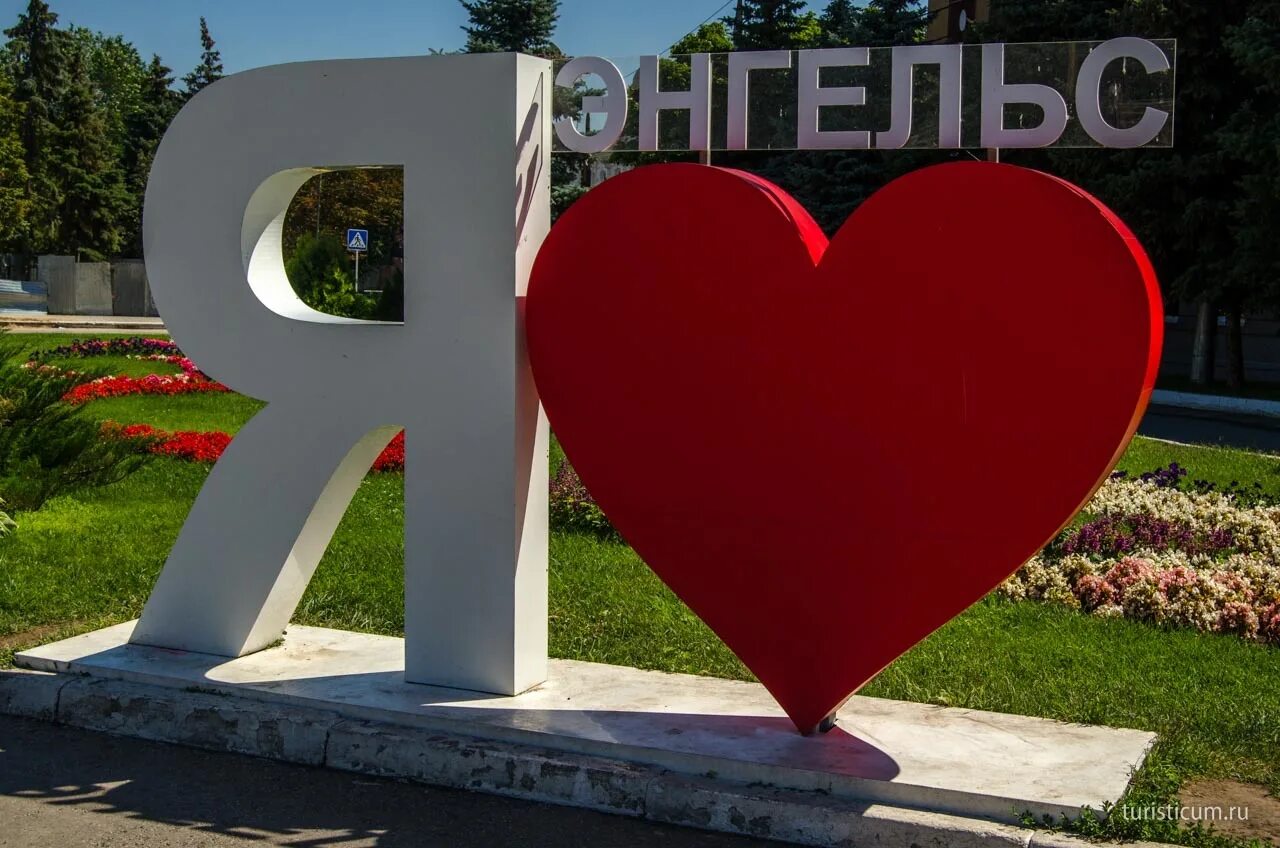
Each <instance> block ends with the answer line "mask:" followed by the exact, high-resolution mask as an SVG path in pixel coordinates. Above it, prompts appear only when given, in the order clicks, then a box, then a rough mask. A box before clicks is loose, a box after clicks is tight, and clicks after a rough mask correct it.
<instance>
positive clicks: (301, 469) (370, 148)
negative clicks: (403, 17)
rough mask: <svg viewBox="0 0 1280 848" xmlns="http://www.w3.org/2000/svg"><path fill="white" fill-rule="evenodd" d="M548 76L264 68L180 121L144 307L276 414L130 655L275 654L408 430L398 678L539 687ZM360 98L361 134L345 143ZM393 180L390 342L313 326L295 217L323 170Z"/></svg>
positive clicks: (207, 93)
mask: <svg viewBox="0 0 1280 848" xmlns="http://www.w3.org/2000/svg"><path fill="white" fill-rule="evenodd" d="M550 74H551V64H550V63H549V62H547V61H545V60H541V59H534V58H531V57H528V56H516V55H510V54H503V55H486V56H432V57H421V58H407V59H374V60H357V61H330V62H307V63H301V64H292V65H279V66H275V67H269V68H262V69H259V70H254V71H248V72H246V73H242V74H237V75H234V76H231V77H228V78H226V79H223V80H221V81H219V82H218V83H216V84H214V85H213V86H211V87H209V88H208V89H206V90H204V91H202V92H201V93H200V95H199V96H198V97H196V98H195V99H194V100H192V101H191V103H190V104H189V105H188V106H187V107H186V108H185V109H183V111H182V113H181V114H180V115H179V116H178V118H177V119H176V120H175V121H174V123H173V126H172V127H171V128H170V129H169V131H168V133H167V134H166V136H165V138H164V142H163V143H162V144H161V146H160V149H159V151H158V153H157V155H156V159H155V165H154V167H153V169H152V172H151V181H150V183H149V185H148V187H147V198H146V221H145V246H146V258H147V270H148V274H149V277H150V281H151V285H152V287H153V289H154V292H155V298H156V303H157V304H158V306H159V307H160V311H161V314H162V315H163V316H164V318H165V323H166V325H167V326H168V328H169V331H170V333H171V334H172V335H173V338H174V340H175V341H177V342H178V344H179V345H181V346H182V349H183V351H184V352H186V353H187V354H188V355H189V356H191V357H192V359H194V360H195V361H196V362H197V363H198V364H199V366H200V367H201V368H202V369H203V370H205V371H206V372H207V373H208V374H209V375H211V376H212V377H214V378H216V379H218V380H221V381H222V382H223V383H226V384H227V385H228V386H230V387H231V388H233V389H235V390H236V391H239V392H243V393H244V394H247V395H251V396H253V397H256V398H260V399H262V400H265V401H266V402H267V406H266V408H265V409H263V410H262V411H261V412H260V413H258V414H257V415H256V416H254V417H253V419H252V420H250V421H249V422H248V424H246V425H245V427H244V429H242V430H241V431H240V432H239V434H238V435H237V436H236V437H235V439H234V440H233V441H232V443H231V445H230V447H229V448H228V449H227V451H226V453H225V454H224V455H223V457H222V458H221V460H219V461H218V463H217V464H216V465H215V466H214V467H213V470H212V472H211V473H210V474H209V478H208V481H207V482H206V483H205V486H204V488H203V489H202V490H201V492H200V495H199V497H198V498H197V499H196V503H195V507H194V508H193V509H192V511H191V515H190V517H189V518H188V519H187V523H186V525H185V526H184V527H183V528H182V532H181V535H180V536H179V537H178V541H177V544H176V545H175V546H174V548H173V551H172V553H171V554H170V556H169V560H168V562H167V563H166V565H165V568H164V571H163V572H162V573H161V575H160V579H159V581H158V583H157V584H156V587H155V591H154V593H153V594H152V596H151V598H150V599H149V600H148V602H147V605H146V609H145V610H144V612H143V614H142V618H141V621H140V622H139V623H138V625H137V627H136V629H135V631H134V635H133V641H134V642H137V643H142V644H148V645H157V646H163V647H169V648H178V649H185V650H191V651H199V652H204V653H211V654H220V655H225V656H232V657H234V656H241V655H244V654H247V653H250V652H253V651H257V650H259V649H261V648H263V647H265V646H267V645H269V644H270V643H271V642H273V641H275V640H276V639H278V638H279V637H280V634H281V633H282V631H283V630H284V627H285V625H286V624H287V623H288V621H289V618H290V616H291V615H292V614H293V611H294V609H295V608H296V607H297V604H298V601H299V600H300V598H301V597H302V593H303V591H304V590H305V588H306V586H307V583H308V581H309V580H310V579H311V576H312V573H313V572H314V571H315V568H316V565H317V563H318V562H319V560H320V557H321V555H322V554H323V552H324V549H325V547H326V546H327V545H328V543H329V540H330V538H331V537H332V535H333V532H334V529H335V528H336V527H337V525H338V521H339V519H341V517H342V514H343V512H344V511H345V510H346V507H347V505H348V503H349V502H350V500H351V498H352V496H353V495H354V493H355V491H356V489H357V487H358V486H359V484H360V481H361V479H362V478H363V477H364V475H365V473H366V472H367V471H368V470H369V466H370V464H371V463H372V462H373V460H374V459H375V458H376V457H377V456H378V453H379V452H380V451H381V450H382V448H383V447H384V446H385V445H386V444H387V442H388V441H389V440H390V439H391V438H392V437H393V436H394V435H395V433H396V431H397V428H400V427H403V428H405V431H406V439H405V445H406V454H407V458H406V474H405V546H404V557H405V653H406V657H405V676H406V678H407V679H408V680H410V681H414V682H423V683H432V684H438V685H446V686H455V687H461V688H467V689H476V690H482V691H488V692H497V693H503V694H514V693H517V692H520V691H523V690H525V689H527V688H529V687H531V686H533V685H536V684H537V683H539V682H541V681H542V680H543V679H544V677H545V672H546V639H547V631H546V619H547V615H546V603H547V576H546V559H547V548H546V546H547V529H546V497H547V494H546V493H547V479H546V452H547V428H546V423H545V419H544V418H543V417H542V414H541V410H540V407H539V404H538V397H537V394H536V391H535V389H534V385H533V380H532V378H531V375H530V373H529V369H528V364H527V362H526V360H525V352H524V342H523V337H522V333H523V331H522V327H521V309H520V303H521V298H522V296H523V294H524V287H525V284H526V281H527V278H528V273H529V268H530V266H531V264H532V261H533V257H534V255H535V254H536V252H537V249H538V247H539V245H540V244H541V242H542V239H543V237H544V235H545V234H546V231H547V228H548V226H549V218H550V212H549V192H548V180H549V159H548V156H549V153H550V120H549V115H548V111H547V106H546V103H547V102H548V101H549V98H550V92H551V77H550ZM354 103H359V104H360V107H361V113H362V114H363V115H364V116H365V119H364V120H363V121H360V122H357V123H356V124H354V125H350V123H349V122H343V123H342V124H341V126H339V125H338V124H335V122H334V121H333V119H332V116H333V112H334V110H335V109H341V108H344V107H347V106H350V105H351V104H354ZM388 165H392V166H394V165H402V166H403V167H404V177H405V183H404V185H405V191H404V222H405V287H404V310H405V320H404V323H403V324H385V323H378V322H369V321H357V320H349V319H344V318H337V317H333V316H330V315H324V314H321V313H318V312H316V311H314V310H312V309H310V308H308V307H307V306H306V305H304V304H303V303H302V302H301V301H300V300H299V299H298V297H297V296H296V294H294V292H293V289H292V288H291V287H290V285H289V282H288V280H287V279H286V277H285V273H284V266H283V261H282V257H281V231H282V228H283V225H284V217H285V211H286V210H287V208H288V206H289V202H290V200H291V199H292V197H293V196H294V194H295V192H297V190H298V189H299V188H300V187H301V186H302V185H303V183H305V182H306V181H307V180H308V179H309V178H310V177H312V176H313V175H315V174H317V173H319V171H318V170H316V168H317V167H318V166H319V167H329V168H335V167H336V168H343V167H364V166H388ZM513 194H514V197H515V202H514V203H513V202H512V197H513Z"/></svg>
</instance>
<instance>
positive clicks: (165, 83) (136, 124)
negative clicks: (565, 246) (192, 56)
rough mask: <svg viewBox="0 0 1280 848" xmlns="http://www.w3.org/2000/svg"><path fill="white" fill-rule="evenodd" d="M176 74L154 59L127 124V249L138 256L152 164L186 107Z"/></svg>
mask: <svg viewBox="0 0 1280 848" xmlns="http://www.w3.org/2000/svg"><path fill="white" fill-rule="evenodd" d="M172 73H173V72H172V71H170V70H169V68H167V67H166V66H165V64H164V63H163V62H161V61H160V57H159V56H156V55H153V56H152V57H151V63H150V64H149V65H147V70H146V74H145V76H144V77H143V79H142V84H141V86H140V89H139V92H138V104H137V108H136V109H134V111H133V112H132V113H131V114H130V115H129V116H128V118H127V119H126V121H125V127H126V130H127V134H128V141H127V143H126V144H125V147H124V151H123V155H122V166H123V168H124V178H125V185H126V187H127V189H128V191H129V195H130V203H129V211H128V216H127V217H128V221H127V224H126V232H127V234H128V235H127V236H126V244H125V247H126V250H127V251H128V252H129V253H130V254H132V255H134V256H141V255H142V200H143V196H144V194H145V193H146V188H147V177H148V176H149V175H150V173H151V161H152V159H153V158H154V157H155V152H156V148H157V147H158V146H159V144H160V139H161V138H162V137H163V136H164V133H165V130H167V129H168V128H169V124H170V122H171V121H173V118H174V115H176V114H177V112H178V107H179V106H181V105H182V103H181V100H182V96H181V95H180V94H178V92H176V91H174V90H173V75H172Z"/></svg>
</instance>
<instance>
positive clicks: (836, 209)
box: [720, 0, 956, 234]
mask: <svg viewBox="0 0 1280 848" xmlns="http://www.w3.org/2000/svg"><path fill="white" fill-rule="evenodd" d="M928 19H929V12H928V8H927V3H925V2H924V0H870V2H869V3H867V4H866V5H864V6H858V5H855V4H854V3H852V2H850V0H831V2H830V3H828V4H827V6H826V8H825V9H824V10H823V12H822V15H821V16H820V17H819V18H818V23H819V25H820V27H821V32H820V35H819V43H821V44H822V45H823V46H826V47H842V46H856V47H890V46H895V45H901V44H912V43H916V42H918V41H919V40H920V39H921V38H922V37H923V34H924V27H925V25H926V23H927V22H928ZM771 46H772V45H771ZM869 70H870V72H871V78H870V79H866V81H865V82H860V83H858V84H859V85H866V87H867V88H868V90H870V91H873V92H877V91H886V92H887V91H888V86H889V70H890V68H889V65H888V62H887V56H886V55H885V54H879V55H876V56H874V58H873V60H872V66H871V68H870V69H869ZM841 82H843V84H852V80H847V81H845V80H842V81H841ZM926 85H927V82H925V81H920V82H918V84H917V88H918V89H920V90H921V92H923V91H924V89H925V86H926ZM792 96H794V95H792ZM923 118H924V115H923V113H922V114H921V115H920V116H918V120H917V123H920V119H923ZM855 120H856V124H854V123H848V124H847V125H845V124H844V122H852V121H855ZM888 120H889V114H888V98H887V97H880V98H874V97H873V98H870V102H869V105H868V106H866V107H864V108H862V109H859V110H858V112H857V114H856V117H855V115H853V114H850V113H845V114H843V115H842V114H840V112H839V111H837V110H828V114H827V115H825V116H824V123H823V129H851V128H854V126H856V127H857V128H861V129H873V130H877V129H878V130H883V129H887V128H888ZM955 155H956V154H955V153H954V152H943V151H924V150H888V151H884V150H832V151H819V150H797V151H788V152H768V153H765V152H753V153H747V154H736V155H733V156H731V157H728V156H725V157H720V158H721V159H726V160H728V162H729V164H735V165H737V166H738V167H742V168H745V169H747V170H751V171H754V172H756V173H758V174H760V175H761V176H763V177H765V178H767V179H769V180H771V181H772V182H775V183H777V184H778V185H780V186H782V187H783V188H785V189H786V190H787V191H788V192H790V193H791V194H792V195H794V196H795V197H796V199H797V200H799V201H800V202H801V203H802V204H803V205H804V207H805V208H806V209H807V210H808V211H809V213H810V214H811V215H813V217H814V220H816V221H817V222H818V224H819V225H820V226H821V227H822V228H823V229H824V230H825V231H826V232H827V233H828V234H831V233H834V232H835V231H836V230H837V229H838V228H839V227H840V225H841V224H843V223H844V222H845V220H846V219H847V218H848V217H849V215H850V214H851V213H852V212H853V210H854V209H855V208H857V207H858V205H859V204H861V203H862V201H864V200H865V199H866V198H868V197H870V196H871V194H873V193H874V192H875V191H877V190H878V189H880V188H881V187H883V186H884V185H886V184H887V183H889V182H890V181H891V180H893V179H894V178H896V177H898V176H900V175H902V174H904V173H906V172H907V171H911V170H914V169H916V168H919V167H923V166H924V165H928V164H932V163H934V162H937V161H942V160H946V159H948V158H954V156H955Z"/></svg>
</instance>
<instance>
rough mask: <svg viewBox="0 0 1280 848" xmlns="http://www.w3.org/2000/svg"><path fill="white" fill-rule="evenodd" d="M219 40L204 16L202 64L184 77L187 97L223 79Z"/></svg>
mask: <svg viewBox="0 0 1280 848" xmlns="http://www.w3.org/2000/svg"><path fill="white" fill-rule="evenodd" d="M216 44H217V42H215V41H214V40H213V36H211V35H209V23H208V22H207V21H206V20H205V19H204V17H203V16H201V18H200V49H201V52H200V64H198V65H196V66H195V68H194V69H193V70H192V71H191V73H189V74H187V75H186V76H184V77H183V78H182V82H183V83H184V84H185V85H186V89H185V91H184V94H185V96H186V99H188V100H190V99H191V98H192V97H195V95H196V93H197V92H198V91H200V89H202V88H204V87H206V86H208V85H211V84H212V83H215V82H217V81H218V80H220V79H222V52H221V51H220V50H218V49H217V46H216Z"/></svg>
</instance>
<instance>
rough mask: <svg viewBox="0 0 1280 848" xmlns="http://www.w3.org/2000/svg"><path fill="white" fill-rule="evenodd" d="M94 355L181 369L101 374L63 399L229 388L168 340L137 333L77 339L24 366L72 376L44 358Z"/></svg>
mask: <svg viewBox="0 0 1280 848" xmlns="http://www.w3.org/2000/svg"><path fill="white" fill-rule="evenodd" d="M95 356H124V357H128V358H129V359H142V360H148V361H152V362H166V363H168V364H170V365H176V366H178V367H179V368H180V369H182V373H181V374H147V375H145V376H143V377H130V376H128V375H125V374H119V375H115V376H110V377H101V378H99V379H97V380H91V381H89V382H86V383H81V384H80V385H78V386H75V387H74V388H72V389H71V390H70V391H69V392H67V393H66V394H65V395H64V396H63V400H65V401H67V402H68V403H72V404H76V405H79V404H82V403H87V402H89V401H91V400H96V399H98V398H108V397H125V396H127V395H183V394H192V393H199V392H227V391H230V389H228V388H227V387H226V386H224V385H222V384H221V383H219V382H218V381H217V380H210V379H209V378H208V377H207V376H206V375H205V374H204V372H202V371H201V370H200V369H199V368H197V367H196V364H195V363H194V362H192V361H191V360H190V359H188V358H187V357H186V356H184V355H183V354H182V351H181V350H179V349H178V346H177V345H176V344H174V343H173V342H171V341H169V340H168V339H147V338H142V337H140V336H137V337H133V338H127V339H90V340H88V341H77V342H72V343H71V344H69V345H62V346H61V347H56V348H53V349H52V350H46V351H40V352H37V353H33V354H32V355H31V359H30V360H29V361H28V362H27V366H26V367H28V368H35V369H37V370H39V371H40V372H41V373H46V374H62V375H64V376H74V375H75V372H74V371H69V370H66V369H62V368H59V367H58V366H56V365H52V364H50V363H48V362H47V361H46V360H49V359H70V358H92V357H95Z"/></svg>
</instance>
